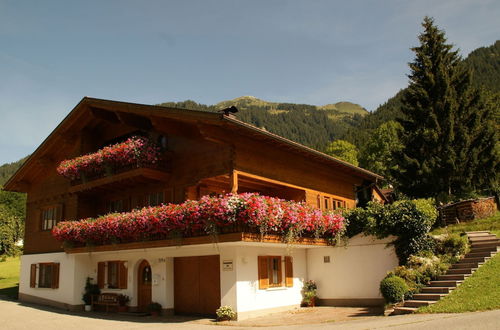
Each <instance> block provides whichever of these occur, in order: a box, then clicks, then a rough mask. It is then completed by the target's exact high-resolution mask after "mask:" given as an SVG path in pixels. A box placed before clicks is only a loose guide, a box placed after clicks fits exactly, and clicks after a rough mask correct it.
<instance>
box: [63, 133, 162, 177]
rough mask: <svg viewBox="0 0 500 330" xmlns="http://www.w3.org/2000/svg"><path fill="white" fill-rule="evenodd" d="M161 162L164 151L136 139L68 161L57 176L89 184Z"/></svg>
mask: <svg viewBox="0 0 500 330" xmlns="http://www.w3.org/2000/svg"><path fill="white" fill-rule="evenodd" d="M160 162H161V152H160V148H159V147H158V146H156V145H155V144H154V143H152V142H151V141H149V139H147V138H145V137H138V136H134V137H131V138H129V139H127V140H126V141H124V142H120V143H116V144H113V145H110V146H106V147H104V148H102V149H100V150H98V151H97V152H94V153H90V154H87V155H83V156H79V157H76V158H73V159H67V160H64V161H62V162H61V163H60V164H59V166H58V167H57V173H59V174H60V175H62V176H63V177H65V178H67V179H69V180H71V181H73V182H76V181H78V182H83V183H85V182H87V181H89V180H92V179H95V178H100V177H103V176H106V175H107V176H110V175H113V174H114V173H116V172H117V171H122V170H126V169H130V168H138V167H142V166H146V167H151V166H152V167H154V166H156V165H159V164H160Z"/></svg>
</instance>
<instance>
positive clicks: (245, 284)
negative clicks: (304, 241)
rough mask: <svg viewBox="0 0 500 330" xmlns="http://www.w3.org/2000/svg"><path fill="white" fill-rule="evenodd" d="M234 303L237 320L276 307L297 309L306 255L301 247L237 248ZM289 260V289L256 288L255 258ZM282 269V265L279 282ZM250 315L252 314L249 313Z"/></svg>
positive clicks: (257, 285)
mask: <svg viewBox="0 0 500 330" xmlns="http://www.w3.org/2000/svg"><path fill="white" fill-rule="evenodd" d="M236 254H237V258H236V260H235V261H236V262H235V265H236V277H237V288H236V293H237V304H236V306H235V309H236V310H237V312H238V316H239V319H243V318H246V317H248V316H254V315H258V314H260V313H259V311H264V310H266V309H267V310H268V309H276V308H280V307H294V306H299V305H300V302H301V300H302V295H301V292H300V291H301V290H302V284H303V281H304V279H305V277H306V275H307V273H306V252H305V249H304V248H301V249H299V248H287V247H279V248H278V247H273V244H267V245H266V244H262V246H248V245H247V246H240V247H238V248H237V249H236ZM266 255H269V256H282V261H284V257H285V256H292V257H293V277H294V281H293V282H294V283H293V287H285V286H282V287H279V288H269V289H266V290H260V289H259V277H258V256H266ZM284 271H285V267H284V264H283V266H282V278H283V283H284V281H285V273H284ZM249 312H253V313H249Z"/></svg>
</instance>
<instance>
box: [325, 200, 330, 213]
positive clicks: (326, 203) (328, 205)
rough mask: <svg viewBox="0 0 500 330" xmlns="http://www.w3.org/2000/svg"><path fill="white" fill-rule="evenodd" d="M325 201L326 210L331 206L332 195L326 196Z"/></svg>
mask: <svg viewBox="0 0 500 330" xmlns="http://www.w3.org/2000/svg"><path fill="white" fill-rule="evenodd" d="M324 203H325V210H328V209H329V208H330V197H325V198H324Z"/></svg>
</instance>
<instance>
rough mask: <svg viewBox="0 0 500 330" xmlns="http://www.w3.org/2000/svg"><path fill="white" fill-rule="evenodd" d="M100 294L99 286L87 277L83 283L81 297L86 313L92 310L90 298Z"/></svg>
mask: <svg viewBox="0 0 500 330" xmlns="http://www.w3.org/2000/svg"><path fill="white" fill-rule="evenodd" d="M100 293H101V289H99V286H98V285H97V284H93V283H92V278H90V277H87V280H86V281H85V292H84V293H83V296H82V300H83V302H84V303H85V311H86V312H90V311H91V310H92V296H93V295H98V294H100Z"/></svg>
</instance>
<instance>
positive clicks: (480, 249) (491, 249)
mask: <svg viewBox="0 0 500 330" xmlns="http://www.w3.org/2000/svg"><path fill="white" fill-rule="evenodd" d="M471 252H472V253H474V252H498V247H497V246H491V247H475V248H472V249H470V251H469V253H471Z"/></svg>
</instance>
